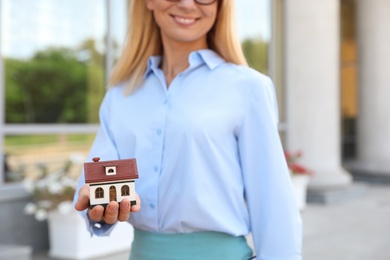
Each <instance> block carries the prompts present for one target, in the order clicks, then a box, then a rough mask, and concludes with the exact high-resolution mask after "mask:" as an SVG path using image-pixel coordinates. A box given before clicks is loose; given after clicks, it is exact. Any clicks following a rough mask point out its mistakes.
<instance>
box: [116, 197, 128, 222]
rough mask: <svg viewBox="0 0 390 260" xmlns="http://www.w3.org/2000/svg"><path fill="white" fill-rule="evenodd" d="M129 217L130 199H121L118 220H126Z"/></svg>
mask: <svg viewBox="0 0 390 260" xmlns="http://www.w3.org/2000/svg"><path fill="white" fill-rule="evenodd" d="M129 217H130V200H128V199H123V200H122V201H121V205H120V207H119V215H118V220H119V221H127V220H128V219H129Z"/></svg>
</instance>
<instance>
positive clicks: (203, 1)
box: [165, 0, 217, 5]
mask: <svg viewBox="0 0 390 260" xmlns="http://www.w3.org/2000/svg"><path fill="white" fill-rule="evenodd" d="M165 1H168V2H180V1H181V0H165ZM194 1H195V3H197V4H198V5H211V4H213V3H215V2H216V1H217V0H194Z"/></svg>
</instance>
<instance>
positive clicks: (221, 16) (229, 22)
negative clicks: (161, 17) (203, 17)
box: [109, 0, 247, 94]
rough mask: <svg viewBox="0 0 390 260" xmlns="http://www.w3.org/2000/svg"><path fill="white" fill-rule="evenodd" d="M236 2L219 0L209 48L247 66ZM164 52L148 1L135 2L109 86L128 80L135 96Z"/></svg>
mask: <svg viewBox="0 0 390 260" xmlns="http://www.w3.org/2000/svg"><path fill="white" fill-rule="evenodd" d="M233 1H234V0H219V2H218V14H217V18H216V21H215V24H214V26H213V27H212V28H211V30H210V31H209V32H208V35H207V40H208V45H209V48H210V49H212V50H214V51H215V52H217V53H218V54H219V55H220V56H221V57H222V58H224V59H225V60H226V61H228V62H232V63H234V64H240V65H247V62H246V60H245V56H244V54H243V52H242V49H241V44H240V42H239V40H238V37H237V34H236V25H235V22H236V20H235V15H234V9H233V8H234V2H233ZM162 51H163V47H162V40H161V37H160V29H159V27H158V26H157V23H156V22H155V20H154V17H153V13H152V12H151V11H149V10H148V9H147V8H146V2H145V0H133V1H131V4H130V8H129V21H128V32H127V40H126V45H125V48H124V50H123V53H122V55H121V57H120V59H119V60H118V62H117V63H116V65H115V67H114V69H113V71H112V73H111V76H110V80H109V86H111V87H112V86H115V85H117V84H118V83H121V82H124V81H128V88H127V90H126V93H127V94H129V93H131V92H132V91H133V90H135V89H136V88H137V87H139V86H140V85H141V83H142V81H143V75H144V73H145V71H146V68H147V65H148V64H147V63H148V59H149V57H150V56H152V55H162Z"/></svg>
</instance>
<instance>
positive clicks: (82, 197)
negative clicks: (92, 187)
mask: <svg viewBox="0 0 390 260" xmlns="http://www.w3.org/2000/svg"><path fill="white" fill-rule="evenodd" d="M88 207H89V185H88V184H84V185H83V186H82V187H81V189H80V191H79V197H78V199H77V202H76V204H75V209H76V210H78V211H83V210H85V209H87V208H88Z"/></svg>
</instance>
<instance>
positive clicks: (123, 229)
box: [24, 156, 133, 259]
mask: <svg viewBox="0 0 390 260" xmlns="http://www.w3.org/2000/svg"><path fill="white" fill-rule="evenodd" d="M83 160H84V157H80V156H71V158H70V159H69V160H67V161H66V162H65V163H64V164H63V165H62V166H61V167H60V168H59V169H57V170H50V171H49V170H48V169H49V168H48V166H47V165H44V164H40V165H37V167H38V169H39V173H40V174H39V176H38V177H37V178H34V179H33V178H28V179H25V180H24V183H25V186H26V188H27V190H29V191H30V192H31V194H32V197H33V202H31V203H28V204H27V205H26V206H25V209H24V211H25V213H26V214H30V215H34V216H35V218H36V219H37V220H39V221H44V220H47V221H48V226H49V242H50V250H49V255H50V256H51V257H56V258H66V259H88V258H93V257H98V256H104V255H107V254H112V253H115V252H119V251H125V250H129V249H130V245H131V241H132V235H133V229H132V227H131V225H129V224H128V223H118V224H117V226H116V227H115V229H114V230H113V231H112V232H111V234H110V236H109V237H97V236H93V237H92V236H91V235H90V233H89V232H88V231H87V228H86V225H85V221H84V219H83V218H82V217H81V216H80V215H79V214H78V213H77V211H76V210H75V209H74V207H73V205H72V201H73V195H74V192H75V190H76V187H77V184H78V180H77V176H78V175H79V174H76V175H74V174H72V172H74V170H75V168H76V172H80V170H81V167H82V161H83ZM72 169H73V171H72ZM118 225H119V226H120V227H118Z"/></svg>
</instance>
